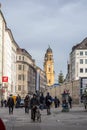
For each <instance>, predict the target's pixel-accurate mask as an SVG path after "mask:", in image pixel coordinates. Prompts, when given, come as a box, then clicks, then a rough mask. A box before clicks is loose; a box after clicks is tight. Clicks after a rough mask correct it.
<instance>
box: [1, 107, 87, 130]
mask: <svg viewBox="0 0 87 130" xmlns="http://www.w3.org/2000/svg"><path fill="white" fill-rule="evenodd" d="M61 110H62V108H61V107H60V108H57V109H55V108H52V109H51V113H52V114H51V115H49V116H48V115H47V114H46V110H43V111H41V117H42V122H41V123H38V122H37V121H36V122H35V123H34V122H32V121H31V119H30V112H29V114H25V113H24V108H19V109H14V113H13V115H9V113H8V108H0V118H2V119H3V121H4V123H5V126H6V130H22V129H23V130H24V129H25V130H33V129H35V130H45V129H48V130H49V129H50V130H57V129H58V130H63V129H64V130H66V129H67V130H68V129H69V130H78V129H79V130H82V129H83V128H84V130H86V129H87V111H85V110H84V107H81V106H80V107H79V106H74V107H73V108H72V109H70V111H69V112H61Z"/></svg>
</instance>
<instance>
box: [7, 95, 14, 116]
mask: <svg viewBox="0 0 87 130" xmlns="http://www.w3.org/2000/svg"><path fill="white" fill-rule="evenodd" d="M7 105H8V107H9V114H13V108H14V100H13V98H12V95H10V97H9V98H8V101H7Z"/></svg>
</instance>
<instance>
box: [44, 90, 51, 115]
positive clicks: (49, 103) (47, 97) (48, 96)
mask: <svg viewBox="0 0 87 130" xmlns="http://www.w3.org/2000/svg"><path fill="white" fill-rule="evenodd" d="M45 103H46V108H47V115H50V114H51V112H50V106H51V104H52V97H51V96H50V94H49V92H48V93H47V95H46V97H45Z"/></svg>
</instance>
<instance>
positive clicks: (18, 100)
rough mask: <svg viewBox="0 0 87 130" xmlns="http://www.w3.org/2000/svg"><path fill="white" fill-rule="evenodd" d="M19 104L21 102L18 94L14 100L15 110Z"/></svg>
mask: <svg viewBox="0 0 87 130" xmlns="http://www.w3.org/2000/svg"><path fill="white" fill-rule="evenodd" d="M20 102H21V97H20V95H19V94H18V96H17V98H16V108H19V106H20Z"/></svg>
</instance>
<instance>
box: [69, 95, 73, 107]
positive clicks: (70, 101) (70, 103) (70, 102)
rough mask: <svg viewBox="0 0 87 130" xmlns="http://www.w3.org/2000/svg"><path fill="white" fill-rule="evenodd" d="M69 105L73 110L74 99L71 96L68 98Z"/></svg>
mask: <svg viewBox="0 0 87 130" xmlns="http://www.w3.org/2000/svg"><path fill="white" fill-rule="evenodd" d="M68 103H69V106H70V108H72V98H71V96H70V95H69V97H68Z"/></svg>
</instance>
